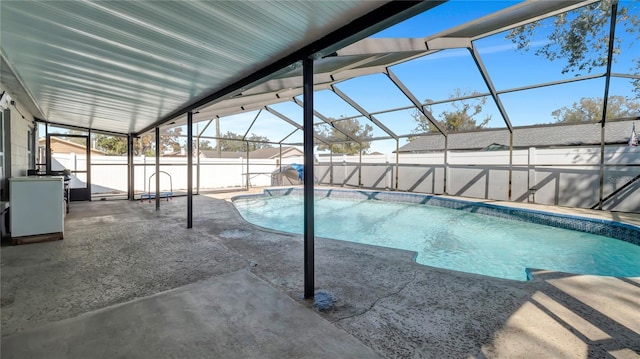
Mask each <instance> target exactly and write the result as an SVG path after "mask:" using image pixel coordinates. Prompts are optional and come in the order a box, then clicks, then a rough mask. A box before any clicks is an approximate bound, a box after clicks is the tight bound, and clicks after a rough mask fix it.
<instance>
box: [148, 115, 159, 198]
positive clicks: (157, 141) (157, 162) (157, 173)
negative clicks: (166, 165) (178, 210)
mask: <svg viewBox="0 0 640 359" xmlns="http://www.w3.org/2000/svg"><path fill="white" fill-rule="evenodd" d="M149 190H151V189H149ZM159 210H160V127H156V211H159Z"/></svg>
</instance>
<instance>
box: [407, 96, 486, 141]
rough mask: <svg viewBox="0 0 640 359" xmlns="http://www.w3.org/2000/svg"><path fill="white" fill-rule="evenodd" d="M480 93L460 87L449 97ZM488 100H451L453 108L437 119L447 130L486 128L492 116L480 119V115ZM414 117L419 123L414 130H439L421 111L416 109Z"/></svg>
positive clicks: (483, 98)
mask: <svg viewBox="0 0 640 359" xmlns="http://www.w3.org/2000/svg"><path fill="white" fill-rule="evenodd" d="M478 94H479V93H478V92H475V91H474V92H463V91H462V90H460V89H456V91H455V93H454V94H453V95H451V96H449V98H450V99H454V98H460V97H466V96H474V95H478ZM426 102H427V103H430V102H431V101H430V100H426ZM486 102H487V98H486V97H476V98H472V99H466V100H457V101H453V102H451V106H453V110H448V111H443V112H441V113H440V114H439V115H438V118H437V120H438V121H439V122H440V123H441V124H442V125H443V126H444V128H445V130H446V131H447V132H456V131H473V130H478V129H481V128H484V127H485V126H486V125H487V124H488V123H489V121H490V120H491V116H490V115H486V116H485V117H484V118H482V119H479V118H478V116H479V115H480V114H481V113H482V107H483V106H484V105H485V103H486ZM429 110H430V109H429ZM412 117H413V119H414V121H416V123H417V126H416V128H415V129H414V130H413V132H414V133H425V132H439V131H438V128H437V127H436V126H434V125H433V124H432V123H431V121H429V120H428V119H427V118H426V117H425V116H424V115H423V114H422V113H421V112H420V111H418V110H415V111H414V112H413V114H412ZM478 121H480V122H478ZM412 139H413V138H410V140H412Z"/></svg>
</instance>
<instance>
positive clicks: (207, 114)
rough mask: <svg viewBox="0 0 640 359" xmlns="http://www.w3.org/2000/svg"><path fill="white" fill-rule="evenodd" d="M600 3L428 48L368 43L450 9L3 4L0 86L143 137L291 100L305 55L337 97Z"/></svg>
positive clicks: (441, 38) (336, 4) (483, 26)
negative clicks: (413, 62) (348, 83)
mask: <svg viewBox="0 0 640 359" xmlns="http://www.w3.org/2000/svg"><path fill="white" fill-rule="evenodd" d="M591 2H594V1H593V0H590V1H582V2H577V1H566V0H565V1H527V2H524V3H520V4H517V5H514V6H511V7H509V8H507V9H505V10H502V11H499V12H497V13H494V14H491V15H488V16H485V17H483V18H481V19H477V20H474V21H472V22H469V23H467V24H464V25H461V26H458V27H455V28H452V29H450V30H446V31H444V32H441V33H438V34H435V35H432V36H429V37H427V38H419V39H379V38H368V39H364V37H366V36H368V35H370V34H372V33H374V32H376V31H379V30H380V29H382V28H384V27H386V26H389V25H391V24H394V23H396V22H399V21H401V20H403V19H405V18H408V17H411V16H413V15H415V14H417V13H420V12H422V11H425V10H428V9H430V8H432V7H435V6H437V5H439V4H440V3H441V2H440V1H428V2H422V3H417V4H416V3H414V2H404V1H401V2H387V1H382V2H381V1H368V0H362V1H287V2H279V1H259V2H243V1H229V2H226V1H215V2H191V1H189V2H182V1H178V2H174V1H166V2H165V1H161V2H145V1H114V2H77V1H35V2H32V1H29V2H23V1H2V2H1V3H0V6H1V7H0V11H1V14H0V15H1V20H2V21H1V23H2V25H1V29H0V30H2V31H1V32H2V35H1V36H2V42H1V43H0V45H1V50H2V61H3V63H2V66H3V69H2V82H3V84H5V86H7V87H8V88H9V90H11V91H12V92H14V95H16V96H17V97H18V99H19V100H20V101H21V102H24V103H26V105H27V106H29V105H30V104H29V102H32V103H31V105H30V107H31V108H32V109H33V111H32V112H33V113H34V115H36V116H37V117H39V118H40V119H43V120H46V121H50V122H54V123H59V124H66V125H73V126H80V127H86V128H91V129H97V130H103V131H111V132H118V133H141V132H144V131H147V130H150V129H152V128H153V127H155V126H158V125H160V124H163V123H165V122H169V121H170V120H171V121H172V122H176V123H177V124H180V123H182V122H183V121H184V117H185V116H184V115H185V113H186V111H197V112H198V113H197V114H196V115H195V116H194V119H195V120H196V121H199V120H208V119H211V118H213V117H216V116H219V117H222V116H226V115H231V114H235V113H239V112H244V111H247V110H250V109H257V108H263V107H264V106H267V105H269V104H273V103H277V102H282V101H290V100H292V99H293V98H294V97H295V96H297V95H299V94H301V93H302V69H301V68H300V67H299V66H297V65H296V63H295V61H297V60H298V59H300V58H302V57H304V56H312V55H315V57H316V58H317V60H316V61H315V63H314V69H315V76H314V82H315V84H316V85H315V89H316V90H319V89H325V88H331V86H332V85H334V84H336V83H338V82H340V81H343V80H346V79H349V78H353V77H358V76H363V75H368V74H374V73H383V72H385V71H386V69H387V67H389V66H391V65H393V64H397V63H400V62H404V61H407V60H410V59H413V58H416V57H420V56H424V55H426V54H428V53H432V52H436V51H440V50H442V49H446V48H458V47H467V46H468V45H469V44H470V43H471V41H472V40H474V39H477V38H480V37H484V36H488V35H490V34H493V33H496V32H500V31H504V30H506V29H509V28H512V27H515V26H518V25H521V24H522V23H525V22H528V21H534V20H537V19H539V18H542V17H546V16H551V15H553V14H555V13H558V12H560V11H567V10H569V9H572V8H575V7H578V6H584V5H586V4H588V3H591ZM353 19H355V20H353ZM357 40H359V41H357ZM356 41H357V42H356ZM31 100H32V101H31Z"/></svg>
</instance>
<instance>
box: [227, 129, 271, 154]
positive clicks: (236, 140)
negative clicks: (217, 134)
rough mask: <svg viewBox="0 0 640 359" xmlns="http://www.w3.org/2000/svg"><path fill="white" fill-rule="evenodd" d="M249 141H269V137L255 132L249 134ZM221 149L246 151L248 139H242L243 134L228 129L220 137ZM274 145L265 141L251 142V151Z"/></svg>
mask: <svg viewBox="0 0 640 359" xmlns="http://www.w3.org/2000/svg"><path fill="white" fill-rule="evenodd" d="M246 140H247V141H269V139H268V138H267V137H265V136H258V135H256V134H255V133H252V134H251V135H250V136H247V138H246ZM218 141H219V146H220V151H229V152H246V151H247V145H246V141H243V140H242V135H240V134H237V133H235V132H231V131H227V133H225V134H224V135H222V139H219V140H218ZM269 147H273V146H272V145H271V144H270V143H264V142H249V151H255V150H258V149H261V148H269Z"/></svg>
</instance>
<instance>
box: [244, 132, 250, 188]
mask: <svg viewBox="0 0 640 359" xmlns="http://www.w3.org/2000/svg"><path fill="white" fill-rule="evenodd" d="M244 144H245V146H246V148H247V165H246V166H247V167H246V168H245V173H246V174H245V175H246V176H247V178H246V181H247V182H246V184H245V186H246V189H247V191H248V190H249V185H250V181H251V178H249V141H245V142H244Z"/></svg>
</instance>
